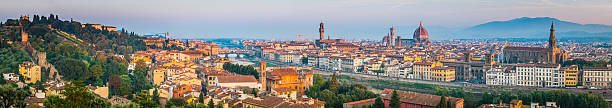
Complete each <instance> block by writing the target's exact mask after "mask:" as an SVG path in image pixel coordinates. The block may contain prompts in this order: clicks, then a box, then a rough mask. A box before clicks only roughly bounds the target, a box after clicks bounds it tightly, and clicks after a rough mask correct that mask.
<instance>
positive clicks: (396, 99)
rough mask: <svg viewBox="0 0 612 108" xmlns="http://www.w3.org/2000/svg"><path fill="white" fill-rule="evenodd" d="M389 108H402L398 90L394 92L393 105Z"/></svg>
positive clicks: (392, 96) (390, 104) (392, 95)
mask: <svg viewBox="0 0 612 108" xmlns="http://www.w3.org/2000/svg"><path fill="white" fill-rule="evenodd" d="M389 107H391V108H399V107H401V106H400V98H399V95H398V94H397V90H393V93H392V94H391V103H389Z"/></svg>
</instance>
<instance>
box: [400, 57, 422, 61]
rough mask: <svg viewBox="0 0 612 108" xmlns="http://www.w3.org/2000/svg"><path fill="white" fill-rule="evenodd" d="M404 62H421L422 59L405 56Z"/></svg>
mask: <svg viewBox="0 0 612 108" xmlns="http://www.w3.org/2000/svg"><path fill="white" fill-rule="evenodd" d="M404 61H421V57H412V56H404Z"/></svg>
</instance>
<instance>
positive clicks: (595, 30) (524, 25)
mask: <svg viewBox="0 0 612 108" xmlns="http://www.w3.org/2000/svg"><path fill="white" fill-rule="evenodd" d="M552 22H554V24H555V34H556V36H557V38H558V39H576V38H578V39H580V38H589V39H591V38H596V39H604V40H605V41H612V26H609V25H602V24H578V23H574V22H568V21H561V20H559V19H556V18H550V17H536V18H530V17H522V18H517V19H512V20H508V21H493V22H487V23H484V24H479V25H476V26H473V27H469V28H466V29H463V30H459V31H457V32H456V33H454V34H453V35H454V36H452V37H453V38H454V39H469V38H480V39H483V38H485V39H486V38H548V35H549V33H550V31H549V30H550V25H551V23H552Z"/></svg>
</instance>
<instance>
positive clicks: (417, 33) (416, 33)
mask: <svg viewBox="0 0 612 108" xmlns="http://www.w3.org/2000/svg"><path fill="white" fill-rule="evenodd" d="M414 36H429V32H427V30H425V28H424V27H423V24H422V23H421V24H420V25H419V28H417V29H416V30H415V31H414Z"/></svg>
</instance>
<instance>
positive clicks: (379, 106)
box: [372, 97, 385, 108]
mask: <svg viewBox="0 0 612 108" xmlns="http://www.w3.org/2000/svg"><path fill="white" fill-rule="evenodd" d="M372 108H385V103H383V101H382V99H381V98H380V97H378V98H376V100H374V105H372Z"/></svg>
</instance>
